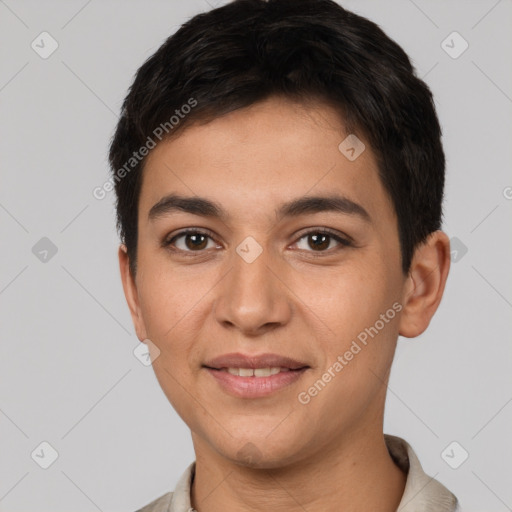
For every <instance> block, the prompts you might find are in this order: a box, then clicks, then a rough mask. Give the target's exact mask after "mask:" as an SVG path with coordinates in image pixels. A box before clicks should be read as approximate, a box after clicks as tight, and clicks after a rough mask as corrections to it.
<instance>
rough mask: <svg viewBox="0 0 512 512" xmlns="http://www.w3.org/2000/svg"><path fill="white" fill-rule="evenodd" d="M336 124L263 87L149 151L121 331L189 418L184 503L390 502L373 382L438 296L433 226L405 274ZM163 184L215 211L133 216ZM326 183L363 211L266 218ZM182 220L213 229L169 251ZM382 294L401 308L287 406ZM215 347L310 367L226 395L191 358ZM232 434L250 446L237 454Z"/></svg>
mask: <svg viewBox="0 0 512 512" xmlns="http://www.w3.org/2000/svg"><path fill="white" fill-rule="evenodd" d="M347 135H348V134H347V133H345V130H344V127H343V124H342V122H341V120H340V118H339V116H338V115H337V114H336V112H335V111H334V110H332V109H331V108H330V107H328V106H327V105H324V104H321V103H317V104H309V105H307V104H297V103H293V102H291V101H290V100H286V99H283V98H277V97H273V98H270V99H268V100H265V101H264V102H261V103H258V104H256V105H252V106H251V107H249V108H246V109H242V110H237V111H235V112H232V113H230V114H228V115H226V116H224V117H222V118H218V119H216V120H214V121H212V122H210V123H208V124H202V125H201V124H194V125H191V126H190V127H188V128H187V129H185V130H184V131H183V132H181V133H180V134H179V136H178V137H175V138H173V139H170V140H167V141H163V142H161V143H160V144H159V145H158V146H157V147H156V148H155V149H154V150H152V152H151V153H150V155H149V156H148V159H147V162H146V165H145V168H144V174H143V184H142V189H141V197H140V203H139V222H138V230H139V241H138V248H137V265H138V270H137V274H136V276H135V277H134V276H132V275H131V274H130V272H129V261H128V257H127V254H126V248H125V247H124V246H123V245H121V246H120V248H119V263H120V268H121V276H122V281H123V287H124V292H125V295H126V299H127V302H128V305H129V308H130V312H131V315H132V319H133V322H134V326H135V330H136V332H137V336H138V338H139V339H140V340H141V341H144V340H147V339H149V340H151V343H149V345H150V348H151V346H152V344H154V346H153V348H152V350H153V351H154V352H153V353H154V354H156V353H157V352H156V349H155V348H154V347H158V350H160V354H159V355H158V357H157V358H156V359H155V360H154V361H153V368H154V371H155V374H156V376H157V379H158V381H159V383H160V385H161V387H162V389H163V391H164V393H165V395H166V396H167V398H168V399H169V401H170V402H171V404H172V405H173V407H174V408H175V410H176V411H177V413H178V414H179V415H180V416H181V418H182V419H183V420H184V421H185V423H186V424H187V425H188V426H189V428H190V429H191V434H192V441H193V445H194V450H195V453H196V473H195V478H194V481H193V485H192V491H191V495H192V506H193V507H194V508H195V509H196V510H197V511H198V512H217V511H219V512H220V511H224V512H226V511H228V512H230V511H235V510H236V511H257V510H258V511H259V510H269V509H272V510H283V511H284V510H286V511H290V510H291V511H304V510H322V511H333V512H334V511H339V510H340V506H341V505H342V508H343V510H344V511H356V510H363V509H366V510H379V511H382V512H385V511H390V512H391V511H395V510H396V508H397V507H398V504H399V502H400V499H401V496H402V494H403V491H404V486H405V480H406V475H405V474H404V473H403V472H402V471H401V470H400V469H399V468H398V467H397V466H396V465H395V464H394V462H393V460H392V459H391V457H390V455H389V453H388V451H387V448H386V445H385V442H384V437H383V414H384V403H385V396H386V384H387V381H388V378H389V372H390V368H391V363H392V360H393V355H394V352H395V348H396V343H397V338H398V335H399V334H401V335H402V336H405V337H415V336H418V335H419V334H421V333H422V332H423V331H424V330H425V329H426V328H427V326H428V324H429V322H430V319H431V318H432V316H433V315H434V313H435V311H436V309H437V307H438V305H439V303H440V301H441V297H442V294H443V291H444V287H445V283H446V279H447V275H448V271H449V264H450V251H449V239H448V237H447V236H446V234H445V233H443V232H442V231H436V232H434V233H432V234H431V235H430V237H429V238H428V240H427V241H426V243H424V244H423V245H421V246H420V247H418V249H417V250H416V252H415V255H414V259H413V263H412V266H411V270H410V272H409V274H408V275H407V276H405V275H404V274H403V272H402V270H401V259H400V258H401V255H400V246H399V239H398V227H397V218H396V215H395V212H394V208H393V204H392V202H391V200H390V199H389V197H388V195H387V193H386V191H385V189H384V188H383V186H382V184H381V182H380V180H379V177H378V174H377V164H376V160H375V156H374V154H373V153H372V150H371V147H370V146H369V144H368V143H366V142H365V141H364V138H363V137H362V136H359V138H360V139H361V140H363V142H365V144H366V149H365V151H364V152H363V153H362V154H361V155H360V156H359V157H358V158H357V159H356V160H354V161H349V160H348V159H347V158H346V157H345V156H344V155H343V154H342V153H341V152H340V150H339V149H338V145H339V144H340V142H341V141H342V140H343V139H344V138H345V137H346V136H347ZM171 192H172V193H177V194H180V195H185V196H200V197H204V198H207V199H210V200H212V201H215V202H217V203H218V204H220V205H221V206H222V207H223V208H224V209H225V210H226V212H227V215H228V216H227V217H226V218H225V219H222V220H221V219H218V218H210V217H206V216H200V215H195V214H191V213H188V212H179V211H175V212H170V213H168V214H167V215H163V216H161V217H159V218H157V219H155V220H153V221H151V220H149V219H148V213H149V211H150V209H151V207H152V206H153V205H154V204H155V203H157V202H158V201H159V200H160V199H161V198H162V197H164V196H165V195H167V194H169V193H171ZM332 193H337V194H340V195H344V196H346V197H348V198H349V199H351V200H352V201H354V202H356V203H358V204H359V205H361V206H362V207H364V209H365V210H366V211H367V212H368V213H369V215H370V217H371V222H367V221H365V220H364V219H362V218H361V217H359V216H357V215H354V214H347V213H339V212H333V211H322V212H318V213H307V214H304V215H301V216H298V217H283V218H281V219H277V218H276V215H275V209H276V207H278V206H279V205H280V204H281V203H284V202H287V201H290V200H293V199H297V198H301V197H304V196H305V195H309V196H311V195H315V196H316V195H318V196H323V195H329V194H332ZM189 227H192V228H198V229H202V230H205V229H206V230H209V231H211V232H212V234H214V235H215V236H214V238H212V239H210V238H206V241H205V243H204V244H203V245H202V246H201V248H200V249H199V250H198V249H197V248H196V247H197V246H196V245H194V244H193V243H190V239H187V237H185V236H184V237H181V238H179V239H177V240H176V241H175V242H174V247H175V249H176V250H175V251H174V252H173V251H172V250H171V249H170V247H162V241H164V240H166V239H169V238H171V236H170V235H173V234H177V233H178V232H179V231H180V230H182V229H183V228H189ZM322 228H330V229H331V230H335V232H336V233H338V234H339V236H341V237H345V236H348V237H350V238H351V239H352V240H353V245H352V246H344V245H342V244H340V243H338V242H337V241H336V240H335V239H332V238H331V239H330V241H329V239H327V242H326V244H325V246H322V247H321V248H320V249H318V248H317V245H315V243H314V241H312V240H311V236H307V233H308V232H309V233H310V234H314V233H318V230H319V229H322ZM248 236H251V237H253V238H254V239H255V240H256V241H257V242H258V244H259V245H260V246H261V248H262V250H263V251H262V253H261V254H260V256H259V257H258V258H256V260H255V261H253V262H252V263H247V262H246V261H244V259H242V258H241V257H240V256H239V255H238V254H237V252H236V247H237V246H238V245H239V244H240V243H241V242H242V241H243V240H244V239H245V238H246V237H248ZM187 240H188V244H187ZM180 249H181V253H180ZM186 251H188V252H187V254H189V255H191V256H189V257H187V256H184V255H183V253H184V252H186ZM315 256H316V258H315ZM395 302H397V303H399V304H400V305H401V306H402V310H401V311H400V312H399V313H398V314H397V315H396V316H395V317H394V318H393V319H392V320H389V322H388V323H386V324H385V327H384V328H382V329H381V330H380V331H379V333H378V335H377V336H375V337H374V338H373V339H369V342H368V344H367V345H366V346H364V347H363V348H362V350H361V351H360V352H359V353H358V354H357V355H355V356H354V358H353V359H352V360H351V361H350V362H349V364H347V365H346V366H345V367H344V368H343V370H342V371H341V372H339V373H337V374H336V377H334V378H332V380H331V381H330V382H329V383H328V384H327V385H326V386H325V388H324V389H323V390H322V391H321V392H320V393H318V394H317V396H315V397H314V398H312V399H311V401H310V402H309V403H308V404H305V405H304V404H301V403H300V402H299V401H298V399H297V396H298V394H299V393H300V392H302V391H307V390H308V388H309V387H310V386H312V385H313V384H314V383H315V382H316V381H317V380H318V379H320V378H321V377H322V374H324V373H325V371H326V370H327V368H329V367H330V366H332V365H333V363H334V362H335V361H336V360H337V357H338V356H339V355H343V354H344V353H345V352H346V351H347V350H348V349H349V347H350V345H351V343H352V341H353V340H355V339H356V337H357V335H358V334H359V333H360V332H362V331H364V329H365V328H368V327H370V326H373V325H375V323H376V321H377V320H378V319H379V318H380V315H381V314H383V313H385V312H386V311H387V310H388V309H389V308H391V307H392V304H393V303H395ZM146 342H147V341H146ZM228 352H242V353H246V354H247V353H250V354H262V353H266V352H272V353H278V354H280V355H287V356H290V357H292V358H294V359H297V360H299V361H303V362H305V363H306V364H307V365H309V366H310V368H309V369H308V370H307V371H306V372H305V374H304V375H303V376H302V377H301V378H300V379H299V380H298V381H297V382H295V383H294V384H292V385H290V386H288V387H286V388H284V389H282V390H280V391H278V392H277V393H274V394H272V395H270V396H267V397H262V398H256V399H247V398H236V397H233V396H231V395H228V394H227V393H225V392H224V391H223V390H222V389H221V388H220V386H219V385H218V384H217V382H216V380H215V379H214V378H213V377H212V376H211V375H210V374H209V373H208V372H207V371H206V370H205V369H204V368H202V365H203V363H204V362H205V361H206V360H207V359H210V358H213V357H215V356H218V355H221V354H226V353H228ZM248 443H252V445H253V447H252V453H253V454H255V455H254V456H253V460H252V462H249V461H247V459H246V458H244V456H243V453H244V450H245V451H247V450H248V449H249V448H248V446H249V445H248ZM244 447H245V448H244ZM241 450H242V451H241Z"/></svg>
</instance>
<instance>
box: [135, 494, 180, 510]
mask: <svg viewBox="0 0 512 512" xmlns="http://www.w3.org/2000/svg"><path fill="white" fill-rule="evenodd" d="M172 495H173V493H172V492H168V493H166V494H163V495H162V496H160V497H159V498H157V499H156V500H153V501H152V502H150V503H148V504H147V505H145V506H144V507H142V508H139V509H138V510H136V512H168V511H169V507H170V504H171V500H172Z"/></svg>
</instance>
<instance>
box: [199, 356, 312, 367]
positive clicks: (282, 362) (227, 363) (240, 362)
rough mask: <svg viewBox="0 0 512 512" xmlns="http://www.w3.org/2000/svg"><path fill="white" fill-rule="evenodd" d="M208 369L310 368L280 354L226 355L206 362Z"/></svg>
mask: <svg viewBox="0 0 512 512" xmlns="http://www.w3.org/2000/svg"><path fill="white" fill-rule="evenodd" d="M203 366H207V367H208V368H215V369H217V370H220V369H221V368H252V369H255V368H277V367H279V368H289V369H290V370H297V369H299V368H305V367H308V365H307V364H305V363H302V362H300V361H297V360H295V359H292V358H290V357H286V356H280V355H279V354H260V355H258V356H256V355H252V356H251V355H245V354H240V353H232V354H224V355H222V356H218V357H215V358H213V359H210V360H209V361H206V362H205V363H204V365H203Z"/></svg>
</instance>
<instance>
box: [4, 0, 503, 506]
mask: <svg viewBox="0 0 512 512" xmlns="http://www.w3.org/2000/svg"><path fill="white" fill-rule="evenodd" d="M342 3H343V5H345V6H346V7H348V8H349V9H352V10H355V11H356V12H358V13H360V14H363V15H365V16H367V17H369V18H370V19H372V20H373V21H375V22H377V23H378V24H380V25H381V26H382V28H383V29H384V30H385V31H386V32H387V33H388V34H389V35H390V36H391V37H393V38H394V39H395V40H396V41H397V42H398V43H399V44H401V45H402V46H403V47H404V49H405V50H406V51H407V53H408V54H409V55H410V56H411V58H412V59H413V62H414V65H415V67H416V69H417V70H418V74H419V75H420V76H422V77H425V80H426V81H427V83H428V84H429V85H430V87H431V88H432V90H433V92H434V95H435V98H436V103H437V107H438V113H439V116H440V120H441V123H442V125H443V129H444V144H445V150H446V154H447V186H446V197H447V199H446V203H445V211H446V214H445V220H446V222H445V230H446V231H447V233H448V234H449V236H450V237H456V238H457V239H458V241H455V242H454V247H455V248H456V249H457V251H458V252H457V254H456V255H455V254H454V258H453V259H454V262H453V265H452V270H451V274H450V276H449V279H448V283H447V288H446V292H445V297H444V299H443V301H442V303H441V306H440V309H439V310H438V313H437V314H436V316H435V317H434V320H433V322H432V323H431V326H430V328H429V329H428V331H427V332H426V333H424V334H423V335H422V336H420V337H419V338H417V339H415V340H406V339H400V341H399V347H398V351H397V357H396V361H395V364H394V369H393V372H392V376H391V381H390V385H389V393H388V402H387V409H386V420H385V431H386V432H388V433H392V434H396V435H400V436H403V437H404V438H405V439H407V440H408V441H409V442H410V443H411V444H412V446H413V448H414V449H415V450H416V452H417V453H418V455H419V458H420V461H421V462H422V464H423V466H424V469H425V471H426V472H427V473H429V474H430V475H432V476H435V478H437V479H438V480H440V481H441V482H443V483H444V484H445V485H446V486H447V487H448V488H449V489H450V490H452V491H453V492H454V493H455V494H456V495H457V496H458V497H459V498H460V500H461V502H462V505H463V508H464V510H465V511H486V512H501V511H505V510H512V486H511V485H510V484H511V477H512V462H511V461H512V441H511V435H510V432H511V426H512V404H511V401H512V385H511V380H512V371H511V370H512V368H511V366H512V357H511V356H512V343H511V339H510V338H511V337H510V328H511V319H512V286H511V285H512V275H511V274H512V272H511V270H510V262H511V261H512V237H511V236H510V234H511V224H512V222H511V219H512V217H511V210H512V200H511V199H510V198H511V197H512V188H510V187H512V175H511V172H510V165H511V160H512V158H511V149H510V148H511V142H512V138H511V135H512V115H511V113H512V67H511V62H512V30H511V28H512V27H511V19H512V2H511V1H510V0H508V1H507V0H501V1H496V0H489V1H483V0H481V1H467V0H465V1H451V2H447V1H426V0H415V1H412V0H411V1H408V0H403V1H398V0H396V1H392V2H391V1H387V2H377V1H362V0H358V1H345V2H342ZM210 5H212V6H214V5H215V4H214V3H213V2H212V1H211V0H210ZM209 8H210V7H209V4H208V3H206V1H205V0H194V1H190V0H187V1H185V0H180V1H165V2H164V1H154V0H153V1H144V2H142V1H132V2H122V1H112V0H109V1H102V2H100V1H99V0H92V1H89V2H87V1H84V0H77V1H67V2H64V1H60V2H55V1H46V2H40V1H38V2H36V1H28V0H24V1H22V0H19V1H15V0H5V1H0V52H1V53H0V58H1V67H0V108H1V113H0V154H1V173H2V179H1V188H0V222H1V226H2V251H1V252H0V257H1V269H2V272H1V274H0V308H1V318H0V328H1V344H0V379H1V387H0V510H1V511H4V512H6V511H9V512H19V511H27V510H30V511H48V512H49V511H52V512H60V511H67V510H75V511H77V512H82V511H83V512H85V511H95V510H101V511H130V510H132V511H133V510H136V508H138V507H140V506H142V505H144V504H146V503H148V502H149V501H151V500H153V499H155V498H156V497H158V496H160V495H161V494H163V493H165V492H167V491H169V490H173V489H174V485H175V483H176V481H177V479H178V478H179V476H180V475H181V474H182V472H183V471H184V469H185V467H186V466H187V465H188V464H189V463H190V462H191V461H192V460H194V453H193V449H192V444H191V440H190V434H189V431H188V427H187V426H186V425H185V424H184V423H183V422H182V421H181V419H180V418H179V417H178V416H177V414H176V413H175V412H174V410H173V409H172V407H171V406H170V405H169V403H168V402H167V400H166V399H165V397H164V395H163V393H162V391H161V390H160V387H159V385H158V383H157V381H156V378H155V376H154V374H153V371H152V368H151V367H146V366H144V365H143V364H142V363H141V362H140V361H139V360H138V359H137V358H136V357H135V356H134V354H133V352H132V351H133V350H134V348H135V347H137V346H138V343H139V342H138V340H137V338H136V336H135V334H134V331H133V328H132V324H131V319H130V317H129V313H128V308H127V306H126V304H125V300H124V296H123V293H122V287H121V283H120V278H119V270H118V266H117V258H116V249H117V243H118V240H117V235H116V232H115V227H114V207H113V194H112V193H110V194H109V195H108V197H107V198H106V199H104V200H102V201H99V200H96V199H95V198H94V197H93V195H92V190H93V188H94V187H95V186H99V185H102V183H103V182H104V181H105V180H106V179H107V178H108V167H107V160H106V154H107V145H108V142H109V139H110V137H111V135H112V133H113V129H114V126H115V123H116V119H117V112H118V111H119V108H120V105H121V101H122V99H123V97H124V95H125V93H126V91H127V88H128V86H129V85H130V83H131V80H132V77H133V74H134V72H135V71H136V69H137V68H138V67H139V66H140V65H141V64H142V62H143V61H144V60H145V59H146V58H147V57H148V56H149V55H151V54H152V53H153V52H154V51H155V50H156V49H157V48H158V47H159V45H160V44H161V43H162V42H163V40H164V39H165V38H166V37H167V36H168V35H170V34H171V33H172V32H174V31H175V30H176V29H177V28H178V26H179V25H180V24H181V23H183V22H184V21H185V20H186V19H188V18H189V17H190V16H192V15H194V14H196V13H198V12H201V11H204V10H207V9H209ZM42 31H48V32H49V33H50V34H51V35H52V37H53V38H54V39H55V40H56V41H57V42H58V45H59V46H58V49H57V50H56V51H55V53H53V54H52V55H51V56H50V57H49V58H47V59H42V58H41V57H40V56H39V55H38V54H37V53H36V52H35V51H34V50H33V49H32V48H31V42H32V41H33V40H34V39H36V42H37V41H38V39H37V37H38V36H39V34H40V33H41V32H42ZM453 31H457V32H458V33H460V34H461V36H462V37H463V38H464V39H465V40H466V41H467V42H468V43H469V48H468V49H467V50H466V51H465V52H464V53H463V54H462V55H460V56H459V57H458V58H456V59H454V58H452V57H451V56H450V55H448V54H447V53H446V51H445V50H444V49H443V47H442V41H443V40H445V39H446V38H447V36H448V35H449V34H451V33H452V32H453ZM452 40H453V38H452V39H448V44H449V45H450V46H453V47H454V48H453V49H452V52H453V51H457V50H460V49H461V44H462V43H461V40H454V42H453V43H452V42H451V41H452ZM445 44H447V43H445ZM45 47H46V48H48V45H47V44H46V46H45ZM507 187H509V188H507ZM43 237H47V238H48V239H50V240H51V242H52V243H53V244H54V245H55V246H56V248H57V253H56V254H55V255H53V256H52V254H51V252H50V253H48V256H47V261H46V262H43V261H40V259H39V258H38V257H36V255H35V254H34V253H33V250H32V248H33V247H34V246H35V245H36V244H37V243H38V241H39V240H40V239H41V238H43ZM45 243H46V244H47V243H48V242H44V241H43V242H40V244H43V246H44V244H45ZM37 248H39V250H41V248H40V247H39V246H36V249H37ZM43 248H44V247H43ZM466 249H467V252H466V253H465V254H464V251H465V250H466ZM35 252H36V253H37V250H35ZM39 256H40V257H42V256H41V255H39ZM506 434H508V435H506ZM43 441H47V442H48V443H50V445H51V446H53V447H54V448H55V450H56V451H57V452H58V454H59V456H58V458H57V460H56V461H55V462H54V463H53V464H52V465H51V466H50V467H49V468H48V469H46V470H45V469H42V468H41V467H40V466H39V465H38V463H36V460H38V459H37V456H34V459H35V460H34V459H33V458H32V457H31V453H32V452H33V451H34V450H36V452H37V449H38V447H39V445H40V443H41V442H43ZM453 441H457V443H459V445H456V446H455V448H454V450H453V451H451V448H450V449H449V450H448V453H449V454H450V462H451V463H452V465H453V464H454V463H456V462H457V461H460V460H461V457H462V455H463V453H464V452H463V451H462V450H466V451H467V452H468V453H469V458H468V459H467V460H466V461H465V462H464V463H463V464H462V465H460V467H458V469H452V467H450V466H449V465H448V464H447V462H446V460H447V458H446V456H445V457H444V458H443V457H442V456H441V453H442V452H443V450H444V449H445V448H446V447H447V446H448V445H449V444H450V443H452V442H453ZM39 453H40V454H41V453H44V454H45V455H44V456H41V455H40V458H39V461H38V462H41V460H42V459H44V457H46V456H48V454H49V452H48V450H46V452H45V451H44V450H43V452H40V448H39ZM454 461H455V462H454Z"/></svg>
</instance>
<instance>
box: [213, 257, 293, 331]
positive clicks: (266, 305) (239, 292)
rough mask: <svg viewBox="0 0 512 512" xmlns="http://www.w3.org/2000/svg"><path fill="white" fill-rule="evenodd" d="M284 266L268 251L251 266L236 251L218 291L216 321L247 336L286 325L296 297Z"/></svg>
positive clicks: (215, 309)
mask: <svg viewBox="0 0 512 512" xmlns="http://www.w3.org/2000/svg"><path fill="white" fill-rule="evenodd" d="M283 265H285V263H284V262H281V264H279V262H278V261H277V260H276V258H272V257H271V255H270V254H269V252H268V251H266V250H263V252H262V253H261V254H260V255H259V256H258V257H257V258H256V259H255V260H254V261H252V262H250V263H249V262H247V261H246V260H244V259H243V258H242V257H240V256H239V255H238V253H236V252H234V254H233V258H232V266H231V268H230V270H229V272H228V273H227V275H226V276H225V277H224V279H222V280H221V282H220V283H219V287H218V288H217V292H218V296H217V298H216V300H215V304H214V315H215V318H216V320H217V322H219V323H221V324H222V325H223V327H226V328H231V329H238V330H239V331H240V332H242V333H244V334H247V335H258V334H263V333H264V332H267V331H269V330H274V329H276V328H278V327H282V326H284V325H286V324H287V323H288V322H289V321H290V318H291V314H292V310H293V308H292V301H291V297H292V296H293V294H292V293H291V292H290V290H289V289H288V288H287V286H286V284H285V282H284V280H285V276H284V274H283V268H284V267H283Z"/></svg>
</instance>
